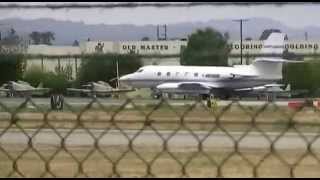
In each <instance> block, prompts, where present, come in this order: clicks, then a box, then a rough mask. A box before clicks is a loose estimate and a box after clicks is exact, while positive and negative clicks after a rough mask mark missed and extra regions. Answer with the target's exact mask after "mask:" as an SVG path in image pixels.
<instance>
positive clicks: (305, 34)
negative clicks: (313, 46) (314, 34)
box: [304, 32, 308, 41]
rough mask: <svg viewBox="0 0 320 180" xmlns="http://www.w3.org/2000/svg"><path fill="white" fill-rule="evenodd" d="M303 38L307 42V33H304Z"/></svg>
mask: <svg viewBox="0 0 320 180" xmlns="http://www.w3.org/2000/svg"><path fill="white" fill-rule="evenodd" d="M304 38H305V40H306V41H308V32H304Z"/></svg>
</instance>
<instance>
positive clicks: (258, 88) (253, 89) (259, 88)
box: [235, 84, 284, 92]
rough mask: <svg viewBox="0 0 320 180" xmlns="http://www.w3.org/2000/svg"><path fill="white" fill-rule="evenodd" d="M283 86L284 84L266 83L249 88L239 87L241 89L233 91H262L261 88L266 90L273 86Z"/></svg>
mask: <svg viewBox="0 0 320 180" xmlns="http://www.w3.org/2000/svg"><path fill="white" fill-rule="evenodd" d="M282 86H284V84H266V85H263V86H255V87H251V88H241V89H235V91H237V92H241V91H259V90H260V91H262V90H266V89H268V88H273V87H282Z"/></svg>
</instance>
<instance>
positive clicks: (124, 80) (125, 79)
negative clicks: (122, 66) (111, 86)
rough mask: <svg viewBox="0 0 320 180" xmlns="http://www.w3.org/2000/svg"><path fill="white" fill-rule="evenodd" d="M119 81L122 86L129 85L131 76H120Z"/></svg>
mask: <svg viewBox="0 0 320 180" xmlns="http://www.w3.org/2000/svg"><path fill="white" fill-rule="evenodd" d="M119 81H120V82H121V83H122V84H125V85H131V81H132V75H131V74H127V75H124V76H121V77H120V78H119Z"/></svg>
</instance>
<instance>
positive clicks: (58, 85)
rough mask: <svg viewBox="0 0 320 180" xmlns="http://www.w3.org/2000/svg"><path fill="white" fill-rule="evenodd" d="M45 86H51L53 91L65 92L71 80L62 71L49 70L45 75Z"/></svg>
mask: <svg viewBox="0 0 320 180" xmlns="http://www.w3.org/2000/svg"><path fill="white" fill-rule="evenodd" d="M43 86H44V87H47V88H50V89H51V93H65V92H66V88H67V87H69V86H70V82H69V81H68V79H67V77H66V76H65V75H64V74H62V73H54V72H48V73H46V75H45V78H44V82H43Z"/></svg>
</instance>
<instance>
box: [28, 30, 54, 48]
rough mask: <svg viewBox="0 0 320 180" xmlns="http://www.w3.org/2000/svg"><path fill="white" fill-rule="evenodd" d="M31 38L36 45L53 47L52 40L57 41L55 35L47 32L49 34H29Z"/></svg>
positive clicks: (35, 32) (34, 32)
mask: <svg viewBox="0 0 320 180" xmlns="http://www.w3.org/2000/svg"><path fill="white" fill-rule="evenodd" d="M29 37H30V38H31V39H32V41H33V43H34V44H47V45H52V42H51V41H52V40H55V37H54V33H53V32H50V31H47V32H37V31H33V32H32V33H31V34H29Z"/></svg>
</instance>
